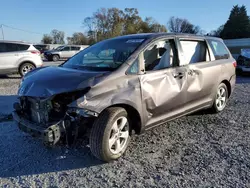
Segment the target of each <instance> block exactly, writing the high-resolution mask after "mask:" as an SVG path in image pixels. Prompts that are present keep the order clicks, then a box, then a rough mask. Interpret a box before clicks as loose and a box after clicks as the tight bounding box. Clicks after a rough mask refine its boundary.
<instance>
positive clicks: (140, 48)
mask: <svg viewBox="0 0 250 188" xmlns="http://www.w3.org/2000/svg"><path fill="white" fill-rule="evenodd" d="M235 67H236V62H235V60H234V59H233V57H232V55H231V54H230V52H229V51H228V49H227V47H226V46H225V45H224V43H223V41H222V40H221V39H219V38H214V37H208V36H195V35H184V34H167V33H155V34H134V35H127V36H121V37H116V38H113V39H108V40H104V41H101V42H99V43H97V44H95V45H92V46H90V47H88V48H86V49H84V50H83V51H81V52H79V53H78V54H76V55H75V56H73V57H72V58H70V59H69V60H67V61H66V62H64V63H63V64H61V65H59V66H58V67H41V68H37V69H35V70H33V71H31V72H29V73H28V74H26V75H25V77H24V78H23V79H22V82H21V84H20V88H19V91H18V95H19V102H18V103H15V104H14V109H15V111H14V112H13V118H14V120H15V121H16V122H17V124H18V126H19V128H20V129H21V130H22V131H24V132H28V133H30V134H31V135H32V136H34V137H38V138H40V139H42V141H43V143H44V144H46V145H48V146H52V145H56V144H58V143H65V144H68V145H70V144H72V143H73V142H74V141H75V140H76V139H77V138H79V137H80V136H81V135H83V134H86V133H87V135H88V137H89V145H90V149H91V151H92V153H93V155H94V156H96V157H97V158H99V159H101V160H103V161H112V160H115V159H117V158H119V157H120V156H121V155H122V154H123V153H124V152H125V150H126V148H127V146H128V144H129V140H130V137H131V135H132V133H136V134H141V133H143V132H144V131H145V130H148V129H150V128H152V127H155V126H157V125H160V124H162V123H164V122H166V121H169V120H172V119H175V118H177V117H180V116H183V115H186V114H190V113H193V112H195V111H198V110H202V109H211V110H213V111H214V112H221V111H222V110H223V109H224V108H225V106H226V104H227V101H228V98H229V97H230V95H231V93H232V92H233V89H234V86H235Z"/></svg>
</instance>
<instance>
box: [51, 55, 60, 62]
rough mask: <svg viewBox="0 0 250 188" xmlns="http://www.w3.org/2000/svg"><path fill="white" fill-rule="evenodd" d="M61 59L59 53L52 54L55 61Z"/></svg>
mask: <svg viewBox="0 0 250 188" xmlns="http://www.w3.org/2000/svg"><path fill="white" fill-rule="evenodd" d="M59 59H60V57H59V55H53V56H52V60H53V61H59Z"/></svg>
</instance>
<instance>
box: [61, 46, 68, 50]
mask: <svg viewBox="0 0 250 188" xmlns="http://www.w3.org/2000/svg"><path fill="white" fill-rule="evenodd" d="M62 51H70V47H69V46H66V47H64V48H63V49H62Z"/></svg>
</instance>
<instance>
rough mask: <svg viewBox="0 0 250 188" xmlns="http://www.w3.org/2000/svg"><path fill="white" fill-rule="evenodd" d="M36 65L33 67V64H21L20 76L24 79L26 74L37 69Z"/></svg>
mask: <svg viewBox="0 0 250 188" xmlns="http://www.w3.org/2000/svg"><path fill="white" fill-rule="evenodd" d="M35 68H36V67H35V65H33V64H32V63H29V62H27V63H23V64H21V66H20V67H19V74H20V75H21V77H23V76H24V75H25V74H27V73H28V72H29V71H31V70H33V69H35Z"/></svg>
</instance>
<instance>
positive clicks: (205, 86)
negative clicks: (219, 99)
mask: <svg viewBox="0 0 250 188" xmlns="http://www.w3.org/2000/svg"><path fill="white" fill-rule="evenodd" d="M220 72H221V65H220V64H218V63H217V62H201V63H197V64H191V65H188V78H187V83H188V84H187V85H188V86H187V102H188V104H187V105H188V108H194V107H196V106H200V105H203V104H204V105H206V104H208V103H211V102H212V101H213V94H214V93H215V90H216V88H217V86H218V85H217V84H215V83H216V80H217V78H218V77H219V76H220Z"/></svg>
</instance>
